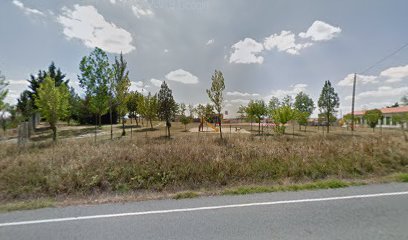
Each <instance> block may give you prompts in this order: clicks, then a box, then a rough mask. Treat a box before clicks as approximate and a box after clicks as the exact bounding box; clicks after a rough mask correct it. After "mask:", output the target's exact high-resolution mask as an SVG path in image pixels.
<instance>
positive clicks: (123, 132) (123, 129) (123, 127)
mask: <svg viewBox="0 0 408 240" xmlns="http://www.w3.org/2000/svg"><path fill="white" fill-rule="evenodd" d="M125 135H126V131H125V118H124V117H122V136H125Z"/></svg>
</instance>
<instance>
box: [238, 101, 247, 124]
mask: <svg viewBox="0 0 408 240" xmlns="http://www.w3.org/2000/svg"><path fill="white" fill-rule="evenodd" d="M237 113H238V114H239V118H240V120H241V122H242V119H245V118H246V117H247V114H246V106H244V105H241V106H239V107H238V111H237Z"/></svg>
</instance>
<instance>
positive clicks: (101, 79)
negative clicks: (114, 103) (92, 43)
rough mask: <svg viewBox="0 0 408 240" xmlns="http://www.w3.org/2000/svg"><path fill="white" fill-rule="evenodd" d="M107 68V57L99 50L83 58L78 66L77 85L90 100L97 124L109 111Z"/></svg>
mask: <svg viewBox="0 0 408 240" xmlns="http://www.w3.org/2000/svg"><path fill="white" fill-rule="evenodd" d="M109 66H110V64H109V59H108V56H107V55H106V53H105V52H104V51H103V50H102V49H100V48H95V50H94V51H93V52H91V54H90V55H89V56H85V57H83V58H82V60H81V62H80V64H79V69H80V71H81V75H80V76H78V78H79V83H80V86H81V87H82V88H84V90H85V93H86V95H87V96H88V98H89V100H90V105H89V107H90V111H91V112H92V113H94V114H96V115H97V116H98V117H99V124H101V121H100V117H101V115H103V114H105V113H106V112H107V111H108V109H109V100H110V97H111V96H110V95H109V84H110V81H111V78H112V71H111V69H110V67H109Z"/></svg>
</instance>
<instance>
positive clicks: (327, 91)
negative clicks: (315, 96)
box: [318, 81, 340, 132]
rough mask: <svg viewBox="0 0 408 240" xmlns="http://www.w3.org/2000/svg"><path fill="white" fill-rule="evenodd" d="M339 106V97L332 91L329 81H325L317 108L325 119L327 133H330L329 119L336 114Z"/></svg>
mask: <svg viewBox="0 0 408 240" xmlns="http://www.w3.org/2000/svg"><path fill="white" fill-rule="evenodd" d="M339 105H340V99H339V96H338V95H337V93H336V92H335V91H334V88H333V87H332V85H331V83H330V81H325V82H324V86H323V89H322V92H321V93H320V97H319V102H318V106H319V110H320V113H322V114H323V115H324V116H325V117H326V121H327V132H329V131H330V117H331V116H332V115H334V113H336V112H337V108H338V107H339Z"/></svg>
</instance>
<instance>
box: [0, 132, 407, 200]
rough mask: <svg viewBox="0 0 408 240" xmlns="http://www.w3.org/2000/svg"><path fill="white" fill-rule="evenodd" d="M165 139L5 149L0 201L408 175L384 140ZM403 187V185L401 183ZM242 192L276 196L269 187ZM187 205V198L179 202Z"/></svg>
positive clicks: (0, 151) (395, 140) (0, 152)
mask: <svg viewBox="0 0 408 240" xmlns="http://www.w3.org/2000/svg"><path fill="white" fill-rule="evenodd" d="M160 134H163V133H162V131H156V132H149V133H147V132H146V133H139V134H138V135H137V134H134V136H133V138H132V139H130V138H129V137H127V138H123V139H119V140H114V141H110V140H103V141H99V142H97V143H96V144H95V143H94V142H93V140H89V139H72V140H65V141H60V142H59V143H57V144H56V145H53V144H50V143H35V144H32V145H30V146H27V147H26V148H21V149H19V148H18V147H17V146H16V145H11V144H10V145H6V144H3V145H1V148H0V201H3V202H4V201H14V200H26V199H33V198H39V197H49V198H54V197H56V196H77V195H84V196H87V195H91V194H98V193H116V192H119V193H126V192H133V191H139V190H142V191H146V190H148V191H154V192H160V191H168V192H175V191H183V190H184V191H195V190H196V189H200V188H212V187H225V186H230V185H237V184H244V185H245V184H258V183H263V182H272V183H275V182H280V181H282V180H285V181H289V182H294V183H296V182H311V181H317V182H316V183H314V184H312V185H307V184H306V185H302V186H300V185H293V186H289V187H288V189H287V190H301V189H314V188H329V187H336V186H339V187H341V186H343V184H344V183H343V182H341V181H340V182H336V181H334V180H333V181H334V182H333V181H328V182H326V181H323V182H319V181H320V180H325V179H363V178H373V177H381V176H385V175H389V174H392V173H395V172H407V170H408V155H407V154H406V153H407V152H408V144H407V143H406V142H404V141H402V139H401V138H399V137H394V136H388V135H386V134H383V136H380V135H367V136H355V137H354V138H351V137H350V136H347V135H345V136H343V135H328V136H327V137H324V138H323V137H321V136H319V135H311V136H302V137H296V138H292V137H291V136H290V137H287V136H281V137H279V136H273V137H265V138H253V137H252V136H247V135H236V136H233V137H229V138H227V139H226V140H225V141H219V139H218V135H216V134H215V135H198V134H188V133H183V135H178V136H176V137H175V138H174V139H172V140H167V139H164V138H160V137H159V135H160ZM401 179H402V180H401V181H403V180H404V179H406V178H404V177H401ZM241 191H242V192H248V193H250V192H251V191H252V192H263V191H264V192H268V191H276V189H271V188H270V187H257V189H242V190H241ZM182 197H188V194H187V195H186V196H183V195H181V196H180V198H182Z"/></svg>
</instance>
